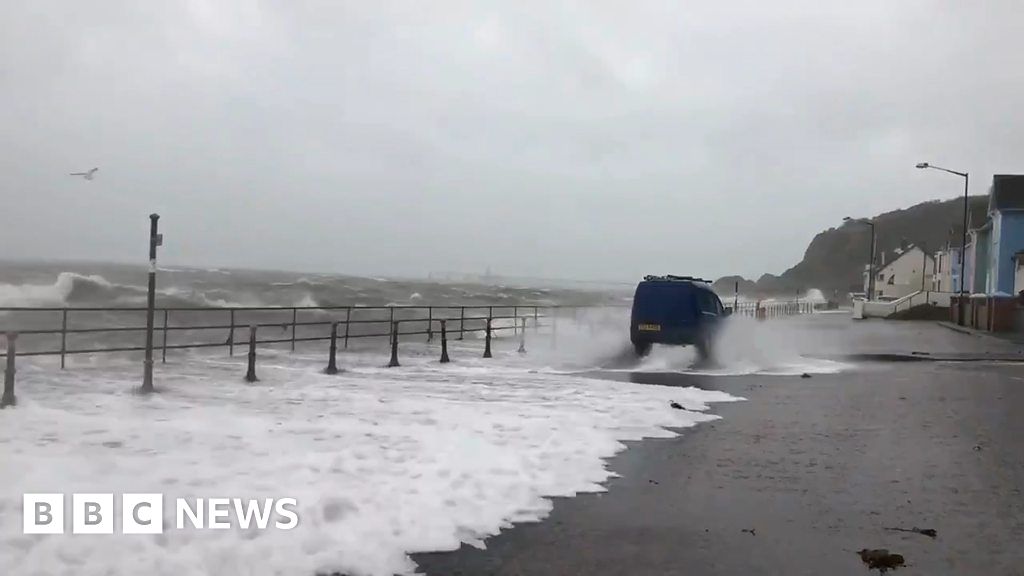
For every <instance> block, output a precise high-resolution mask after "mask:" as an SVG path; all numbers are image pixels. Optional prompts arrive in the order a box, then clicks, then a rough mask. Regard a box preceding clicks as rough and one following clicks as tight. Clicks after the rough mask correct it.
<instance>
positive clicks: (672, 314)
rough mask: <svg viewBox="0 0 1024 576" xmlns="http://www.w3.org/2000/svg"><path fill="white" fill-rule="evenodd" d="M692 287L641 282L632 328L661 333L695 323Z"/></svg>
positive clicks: (635, 300)
mask: <svg viewBox="0 0 1024 576" xmlns="http://www.w3.org/2000/svg"><path fill="white" fill-rule="evenodd" d="M694 312H695V310H694V306H693V287H692V286H690V284H689V283H687V282H641V283H640V284H639V285H637V287H636V294H635V295H634V296H633V319H632V320H633V328H634V329H636V330H639V331H641V332H662V331H665V330H669V329H671V328H673V327H676V326H681V325H688V324H692V323H693V322H694V321H696V318H695V314H694Z"/></svg>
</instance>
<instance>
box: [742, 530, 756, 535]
mask: <svg viewBox="0 0 1024 576" xmlns="http://www.w3.org/2000/svg"><path fill="white" fill-rule="evenodd" d="M740 532H746V533H747V534H750V535H751V536H757V533H756V532H754V529H753V528H742V529H740Z"/></svg>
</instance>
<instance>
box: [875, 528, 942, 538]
mask: <svg viewBox="0 0 1024 576" xmlns="http://www.w3.org/2000/svg"><path fill="white" fill-rule="evenodd" d="M886 530H892V531H893V532H913V533H915V534H922V535H924V536H928V537H929V538H935V537H937V536H938V535H939V533H938V532H937V531H936V530H935V529H934V528H918V527H916V526H915V527H913V528H886Z"/></svg>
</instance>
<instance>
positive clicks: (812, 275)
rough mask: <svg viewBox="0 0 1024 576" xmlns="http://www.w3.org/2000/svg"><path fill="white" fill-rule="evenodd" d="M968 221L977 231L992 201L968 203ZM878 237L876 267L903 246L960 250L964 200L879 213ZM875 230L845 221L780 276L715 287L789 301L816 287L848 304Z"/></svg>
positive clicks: (722, 282)
mask: <svg viewBox="0 0 1024 576" xmlns="http://www.w3.org/2000/svg"><path fill="white" fill-rule="evenodd" d="M969 200H970V201H969V210H970V222H971V223H972V224H971V225H972V226H977V225H979V224H980V223H981V222H983V221H984V219H985V216H986V211H987V208H988V196H972V197H970V199H969ZM873 221H874V222H875V233H876V234H877V239H876V249H875V263H876V265H877V264H878V263H879V262H880V258H879V254H881V253H882V252H891V251H892V250H893V249H895V248H898V247H899V246H900V245H901V243H912V244H916V245H919V246H923V247H924V248H925V250H926V251H928V252H929V253H932V252H935V251H936V250H938V249H940V248H942V247H945V246H946V244H947V242H948V243H950V244H951V245H952V246H959V245H960V241H961V233H962V229H963V197H961V198H957V199H952V200H944V201H940V200H933V201H931V202H924V203H922V204H917V205H915V206H911V207H910V208H905V209H902V210H895V211H893V212H886V213H884V214H879V215H878V216H875V217H874V218H873ZM870 245H871V228H870V227H869V226H867V225H864V224H860V223H856V222H845V223H843V225H841V226H839V227H836V228H829V229H828V230H825V231H823V232H819V233H818V234H817V235H816V236H815V237H814V239H813V240H811V243H810V244H809V245H808V246H807V250H806V251H805V252H804V257H803V259H802V260H801V261H800V262H799V263H798V264H797V265H796V266H793V267H792V268H790V269H789V270H786V271H785V272H783V273H782V274H781V275H779V276H773V275H771V274H765V275H763V276H761V278H759V279H758V280H757V281H756V282H752V281H750V280H746V279H743V278H740V277H738V276H725V277H723V278H720V279H718V280H717V281H716V282H715V283H714V289H715V290H716V291H717V292H718V293H719V294H721V295H723V296H726V295H731V294H732V293H733V287H734V285H735V282H737V281H738V282H740V294H743V295H746V296H756V297H762V296H786V295H791V294H794V293H796V292H798V291H799V292H800V293H804V292H806V291H807V290H809V289H811V288H817V289H819V290H821V291H822V293H823V294H824V295H825V296H826V297H828V298H836V299H839V300H842V299H845V298H846V295H847V294H848V293H850V292H859V291H861V289H862V271H863V269H864V266H865V265H866V264H867V262H868V252H869V250H870Z"/></svg>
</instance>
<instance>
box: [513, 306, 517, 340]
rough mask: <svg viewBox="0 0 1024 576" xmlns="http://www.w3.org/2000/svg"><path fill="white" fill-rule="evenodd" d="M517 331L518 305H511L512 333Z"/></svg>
mask: <svg viewBox="0 0 1024 576" xmlns="http://www.w3.org/2000/svg"><path fill="white" fill-rule="evenodd" d="M518 333H519V306H513V307H512V335H513V336H514V335H516V334H518Z"/></svg>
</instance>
